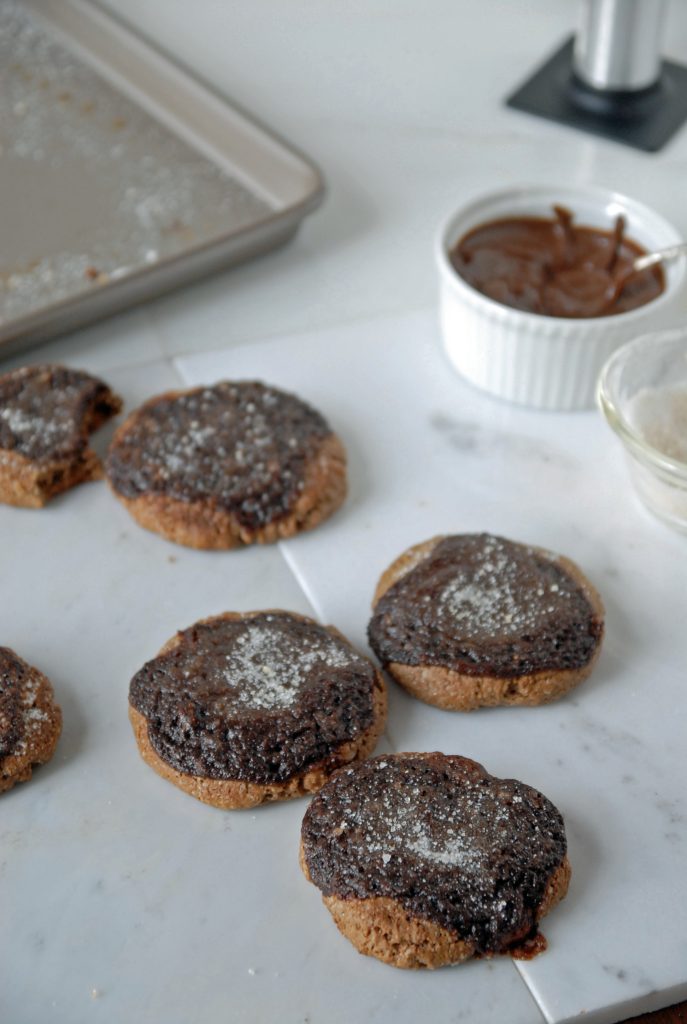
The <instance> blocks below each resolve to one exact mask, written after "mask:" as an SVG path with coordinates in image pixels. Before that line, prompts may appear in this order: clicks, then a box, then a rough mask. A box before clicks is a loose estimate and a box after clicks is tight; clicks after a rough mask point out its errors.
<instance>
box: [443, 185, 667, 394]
mask: <svg viewBox="0 0 687 1024" xmlns="http://www.w3.org/2000/svg"><path fill="white" fill-rule="evenodd" d="M554 204H557V205H560V206H565V207H567V208H568V209H570V210H571V211H572V213H573V214H574V216H575V222H576V223H577V224H581V225H592V226H594V227H599V228H602V229H605V230H609V229H612V227H613V224H614V222H615V218H616V217H617V216H618V214H623V216H624V217H625V219H626V221H627V234H628V236H629V237H630V238H632V239H633V240H634V241H636V242H638V243H639V244H640V245H642V246H643V247H644V248H645V249H647V250H654V249H661V248H664V247H666V246H669V245H673V244H674V243H676V242H679V241H681V236H680V234H679V232H678V231H677V230H676V228H674V227H673V225H672V224H671V223H670V222H669V221H667V220H666V219H665V218H664V217H662V216H661V214H659V213H656V212H655V211H654V210H652V209H651V208H650V207H648V206H645V205H644V203H640V202H638V201H637V200H635V199H630V198H629V197H628V196H624V195H621V194H620V193H619V192H613V191H611V190H610V189H605V188H601V187H598V186H595V185H579V186H520V187H514V188H509V189H505V190H503V191H501V192H492V193H490V194H488V195H484V196H481V197H480V198H478V199H475V200H473V201H472V202H470V203H468V204H467V205H466V206H464V207H463V208H462V209H460V210H458V211H457V212H456V213H454V214H453V216H452V217H451V218H450V219H449V221H448V222H447V223H446V224H445V225H444V226H443V227H442V229H441V231H440V233H439V236H438V239H437V243H436V259H437V265H438V269H439V303H440V319H441V330H442V334H443V341H444V348H445V350H446V353H447V355H448V358H449V359H450V361H451V363H452V364H453V366H454V367H455V369H456V370H457V371H458V372H459V373H460V374H461V375H462V376H463V377H465V378H466V379H467V380H468V381H470V382H471V383H472V384H474V385H475V386H476V387H478V388H481V389H483V390H484V391H488V392H490V393H491V394H492V395H496V396H498V397H499V398H504V399H507V400H508V401H511V402H517V403H520V404H522V405H526V406H529V407H531V408H536V409H558V410H572V409H586V408H591V407H592V406H593V405H594V394H595V388H596V382H597V378H598V376H599V372H600V370H601V367H602V366H603V365H604V363H605V362H606V360H607V359H608V357H609V356H610V355H611V353H612V352H613V351H614V350H615V349H616V348H618V346H619V345H622V344H623V343H624V342H625V341H628V340H629V339H630V338H633V337H636V336H637V335H638V334H641V333H642V332H644V331H647V330H654V329H655V328H657V327H660V326H664V325H665V324H666V323H667V322H668V318H669V316H670V309H671V306H672V305H673V303H674V301H675V299H676V297H677V295H678V294H679V292H680V290H681V289H682V286H683V283H684V278H685V266H684V263H685V261H684V259H681V260H679V261H677V262H676V263H673V264H671V265H670V266H666V268H665V276H666V287H665V291H664V292H663V293H662V294H661V295H659V296H658V297H657V298H655V299H653V300H652V301H651V302H648V303H647V304H646V305H644V306H639V307H637V308H636V309H632V310H629V311H628V312H626V313H616V314H613V315H611V316H604V317H593V318H592V317H590V318H580V319H569V318H565V317H552V316H540V315H539V314H537V313H526V312H523V311H522V310H519V309H512V308H511V307H509V306H504V305H502V304H501V303H499V302H496V301H494V300H493V299H490V298H488V297H487V296H486V295H483V294H482V293H481V292H478V291H477V290H476V289H475V288H473V287H472V285H470V284H468V283H467V281H465V280H464V279H463V278H462V277H460V275H459V274H458V273H457V271H456V270H455V269H454V267H453V266H452V264H451V261H450V258H449V253H450V250H451V249H452V248H453V247H454V246H455V244H456V243H457V242H458V241H459V240H460V239H461V238H462V237H463V236H464V235H465V234H466V233H467V232H468V231H470V230H471V229H472V228H475V227H477V226H478V225H479V224H483V223H485V222H486V221H490V220H498V219H500V218H503V217H522V216H525V217H526V216H532V217H550V216H551V215H552V208H553V206H554Z"/></svg>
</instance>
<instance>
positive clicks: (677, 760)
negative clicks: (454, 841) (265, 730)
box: [178, 310, 687, 1024]
mask: <svg viewBox="0 0 687 1024" xmlns="http://www.w3.org/2000/svg"><path fill="white" fill-rule="evenodd" d="M323 347H326V349H327V352H328V353H329V355H328V360H327V365H326V367H324V366H322V364H321V362H320V361H318V359H317V355H316V354H317V352H318V351H320V350H321V349H322V348H323ZM178 366H179V369H180V371H181V373H182V374H183V376H184V377H185V379H187V380H188V381H189V383H199V382H201V381H212V380H214V379H217V378H219V377H222V376H223V375H225V374H226V373H228V372H231V373H233V374H236V375H237V376H240V375H242V374H243V373H245V372H246V371H247V368H248V367H249V366H250V367H251V371H252V372H253V373H256V374H263V375H264V376H265V377H266V379H269V380H270V382H274V383H276V384H277V385H279V386H282V387H293V388H295V387H296V386H297V382H299V385H300V390H301V393H302V394H303V396H304V397H305V398H306V399H307V398H308V397H311V396H313V395H317V397H318V401H319V402H320V406H321V407H322V408H323V409H326V410H327V414H328V415H329V416H330V418H331V420H332V422H333V423H334V424H335V427H336V429H337V431H338V433H339V434H340V436H341V437H342V438H343V439H344V442H345V443H346V444H348V445H349V447H350V448H352V449H353V450H354V451H355V452H358V453H362V455H361V459H362V462H363V464H362V465H361V467H360V470H359V472H358V475H357V478H356V476H354V479H353V488H354V490H356V489H357V495H356V501H355V502H354V503H351V504H348V505H345V506H344V507H343V508H342V510H341V511H340V512H339V513H338V515H337V516H336V517H334V518H333V519H332V521H331V524H327V525H326V526H325V527H324V528H323V529H322V530H321V531H314V532H313V533H312V534H311V535H308V536H303V537H301V538H296V539H294V540H293V541H289V542H286V543H285V544H284V545H282V546H283V548H284V550H285V551H286V552H287V557H288V561H289V564H290V565H291V566H292V568H293V569H294V571H295V572H296V573H297V575H298V577H299V579H300V581H301V583H302V585H303V586H304V587H305V588H306V589H307V591H308V592H309V593H311V594H312V595H314V598H315V599H316V601H317V603H318V606H319V608H320V610H321V614H322V615H323V616H324V617H325V619H326V620H327V621H333V622H336V624H337V625H338V626H339V628H341V629H343V630H344V631H345V632H346V633H347V635H348V636H350V638H351V639H352V640H353V641H354V642H356V641H357V642H358V643H360V644H362V643H363V642H364V640H363V638H364V634H365V627H366V624H367V620H368V617H369V602H370V599H371V596H372V592H373V590H374V586H375V583H376V581H377V578H378V576H379V574H380V573H381V571H382V570H383V569H384V568H385V567H386V566H387V565H388V564H389V563H390V562H391V561H392V559H393V558H394V557H395V556H396V555H398V554H399V553H400V552H401V551H403V550H405V548H406V547H408V546H409V545H410V544H412V543H417V542H419V541H421V540H425V539H427V538H429V537H431V536H433V535H435V534H438V533H450V532H461V531H464V532H472V531H477V530H487V531H489V532H492V533H496V534H498V535H501V536H507V537H510V538H512V539H514V540H519V541H524V542H526V543H531V544H537V545H541V546H543V547H546V548H549V549H551V550H554V551H559V552H561V553H563V554H566V555H568V556H569V557H571V558H573V559H574V560H575V561H576V562H578V564H579V565H580V567H581V568H582V569H583V571H585V573H586V574H587V575H588V576H589V578H590V579H591V581H592V583H594V584H595V585H596V586H597V588H598V589H599V590H600V592H601V596H602V599H603V600H604V602H605V605H606V609H607V616H606V627H607V628H606V639H605V644H604V649H603V651H602V654H601V658H600V660H599V662H598V665H597V666H596V668H595V670H594V672H593V674H592V676H591V677H590V679H589V680H587V681H586V682H584V683H583V684H581V685H580V687H579V688H578V689H576V690H575V691H573V692H572V693H571V694H570V695H569V696H568V697H567V698H564V699H562V700H560V701H558V702H556V703H554V704H551V705H549V706H546V707H541V708H531V709H530V708H504V709H484V710H482V711H478V712H472V713H470V715H469V716H466V715H460V714H451V713H448V712H442V711H439V710H438V709H435V708H430V707H428V706H426V705H423V704H420V703H419V702H417V701H413V700H411V699H410V698H409V697H407V696H406V695H405V694H403V693H402V692H401V691H399V690H398V689H397V688H395V687H393V688H392V692H391V705H390V719H389V727H388V729H387V736H388V737H391V736H392V737H393V741H394V742H393V746H394V749H398V750H435V749H438V750H443V751H444V752H446V753H460V754H464V755H466V756H468V757H473V758H475V759H476V760H478V761H481V762H483V763H484V764H485V765H486V767H487V769H488V770H489V771H491V772H493V773H496V774H499V775H501V776H504V777H509V776H510V777H514V778H518V779H520V780H522V781H523V782H526V783H528V784H530V785H534V786H536V787H538V788H539V789H541V790H542V791H543V792H544V793H546V795H547V796H548V797H550V798H551V799H552V800H553V801H554V803H555V804H556V806H558V807H559V808H560V809H561V811H562V813H563V815H564V817H565V820H566V823H567V828H568V836H569V844H570V859H571V862H572V866H573V877H572V882H571V887H570V891H569V894H568V896H567V898H566V900H565V901H564V902H563V903H562V904H561V906H560V907H558V908H556V909H555V910H554V912H553V913H552V914H551V915H550V917H548V918H547V919H545V921H544V922H543V928H542V930H543V931H544V934H545V935H546V937H547V939H548V940H549V949H548V951H547V952H546V954H545V955H543V956H540V957H537V958H536V959H535V960H533V961H531V962H519V963H518V964H517V971H518V972H519V974H520V976H521V977H522V978H523V980H524V982H525V984H526V985H527V987H528V988H529V990H530V992H531V993H532V995H533V996H534V998H535V1000H536V1001H537V1003H538V1005H539V1007H540V1009H541V1012H542V1013H543V1014H544V1017H545V1018H546V1020H547V1021H550V1022H552V1024H554V1022H555V1024H562V1022H564V1021H572V1020H575V1019H577V1018H578V1016H579V1015H580V1014H582V1013H584V1019H585V1020H589V1021H592V1022H595V1024H597V1022H598V1024H609V1022H611V1021H615V1020H621V1019H623V1018H626V1017H629V1016H631V1015H633V1014H634V1013H638V1012H640V1010H643V1009H648V1008H651V1007H652V1006H654V1007H655V1006H660V1005H667V1003H668V1002H669V1001H670V1000H672V1001H676V1000H677V999H679V998H680V997H681V995H682V993H683V992H684V994H685V995H687V956H685V950H687V901H685V900H682V899H681V898H680V896H679V893H681V892H684V863H683V850H684V842H685V841H686V840H687V818H686V817H685V798H684V787H683V784H682V783H683V780H684V778H685V777H687V751H686V749H685V745H684V725H683V721H682V719H681V716H680V715H679V714H677V713H676V709H677V708H679V707H680V703H681V700H682V697H683V693H684V664H685V663H687V637H686V636H685V634H684V628H683V625H682V623H683V617H684V579H685V574H686V573H687V549H685V547H684V541H683V538H681V537H680V536H679V535H677V534H673V533H672V532H671V531H669V530H667V529H666V528H665V527H662V526H661V525H660V524H659V523H657V522H654V521H653V520H652V519H651V518H650V517H648V516H647V515H645V513H644V510H643V509H642V508H641V507H640V506H639V505H638V504H637V503H633V502H632V498H631V495H632V492H631V484H630V481H629V480H628V479H627V478H626V476H625V475H624V465H623V462H622V456H621V452H620V451H618V450H617V449H616V448H615V447H614V444H613V438H612V437H609V436H608V433H607V431H606V428H605V425H604V424H603V422H602V420H601V418H600V417H599V416H597V415H596V414H595V413H590V414H582V415H579V414H570V415H561V414H539V413H532V412H529V411H527V410H523V409H519V408H517V407H514V406H507V405H505V404H499V403H497V402H495V401H493V400H492V399H490V398H488V397H486V396H483V395H481V394H480V393H479V392H477V391H475V390H473V389H471V388H469V387H468V386H466V385H464V384H463V383H462V382H461V381H460V380H459V379H458V378H457V377H455V376H454V375H453V374H452V372H451V371H450V370H449V369H448V368H447V367H446V364H445V363H444V362H443V358H442V356H441V355H440V351H439V338H438V331H437V327H436V323H435V320H434V316H433V312H432V311H431V310H428V311H427V312H426V313H424V314H422V313H415V314H412V315H408V316H405V317H395V318H389V319H388V320H387V321H386V322H380V321H375V322H370V323H369V324H358V325H355V326H350V327H341V328H335V329H332V330H330V331H327V332H322V331H318V332H312V333H311V334H301V335H297V336H293V337H290V338H281V339H279V340H275V341H273V342H266V343H264V344H263V345H261V346H253V347H250V348H249V347H246V348H244V349H242V350H241V349H234V350H233V351H232V352H231V353H228V354H223V353H208V354H207V355H204V356H203V355H200V356H196V357H190V358H188V359H184V360H180V361H179V363H178ZM380 381H382V382H383V396H384V400H383V403H382V405H381V408H380V404H379V403H378V402H376V400H375V399H376V395H377V393H378V391H379V387H380V383H379V382H380ZM347 382H350V386H346V385H347ZM354 382H355V383H354ZM409 394H412V396H413V397H412V401H410V402H409V401H408V399H407V396H408V395H409ZM452 436H453V439H454V440H453V443H452V442H451V440H450V438H451V437H452ZM530 439H532V443H530ZM447 440H448V443H447ZM456 441H457V443H455V442H456ZM620 508H622V515H619V514H618V512H619V509H620ZM668 993H669V994H670V995H668ZM682 997H684V996H682ZM495 998H497V999H498V994H497V995H496V996H495Z"/></svg>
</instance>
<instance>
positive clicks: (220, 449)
mask: <svg viewBox="0 0 687 1024" xmlns="http://www.w3.org/2000/svg"><path fill="white" fill-rule="evenodd" d="M107 475H108V478H109V481H110V484H111V486H112V489H113V491H114V493H115V494H116V495H117V497H118V498H120V499H121V501H122V502H123V503H124V504H125V505H126V507H127V508H128V510H129V512H130V513H131V514H132V516H133V517H134V519H136V520H137V522H139V523H140V524H141V526H145V527H146V528H147V529H149V530H153V531H155V532H156V533H161V534H162V536H163V537H166V538H167V540H171V541H175V542H176V543H178V544H187V545H189V546H190V547H194V548H233V547H237V546H239V545H241V544H252V543H254V542H256V541H257V542H259V543H265V542H271V541H276V540H279V539H280V538H283V537H291V536H293V534H295V533H299V532H301V531H302V530H309V529H312V527H314V526H317V525H318V523H320V522H322V520H323V519H326V517H327V516H329V515H331V513H332V512H334V510H335V509H337V508H338V507H339V505H340V504H341V502H342V501H343V499H344V497H345V495H346V453H345V451H344V448H343V445H342V444H341V441H340V440H339V439H338V437H336V435H335V434H333V433H332V431H331V429H330V427H329V425H328V424H327V422H326V421H325V420H324V419H323V417H322V416H320V414H319V413H318V412H316V411H315V410H314V409H311V408H310V406H309V405H306V404H305V402H301V400H300V399H299V398H296V397H295V396H294V395H290V394H287V393H286V392H284V391H278V390H277V389H276V388H271V387H268V386H267V385H265V384H261V383H259V382H257V381H240V382H238V383H231V382H228V381H225V382H223V383H220V384H216V385H215V386H214V387H207V388H193V389H192V390H190V391H174V392H169V393H168V394H165V395H160V396H158V397H157V398H153V399H151V400H150V401H149V402H146V403H145V405H143V406H141V408H140V409H137V410H136V411H135V412H133V413H132V414H131V415H130V416H129V418H128V419H127V420H126V421H125V423H123V424H122V426H121V427H120V428H119V430H118V431H117V433H116V434H115V437H114V440H113V442H112V446H111V448H110V452H109V455H108V459H107Z"/></svg>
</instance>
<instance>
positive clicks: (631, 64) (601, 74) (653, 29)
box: [573, 0, 665, 91]
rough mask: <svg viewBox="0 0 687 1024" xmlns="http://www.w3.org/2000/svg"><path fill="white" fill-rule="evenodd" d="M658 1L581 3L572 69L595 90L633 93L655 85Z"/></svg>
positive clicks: (595, 0) (659, 24)
mask: <svg viewBox="0 0 687 1024" xmlns="http://www.w3.org/2000/svg"><path fill="white" fill-rule="evenodd" d="M664 14H665V2H664V0H583V10H582V25H581V28H580V31H579V32H578V35H577V38H576V40H575V51H574V58H573V67H574V70H575V74H576V75H577V76H578V78H580V79H582V81H583V82H584V83H585V84H586V85H591V86H593V87H594V88H595V89H608V90H627V91H634V90H638V89H646V88H647V87H648V86H650V85H654V83H655V82H657V81H658V77H659V75H660V71H661V56H660V42H661V30H662V27H663V17H664Z"/></svg>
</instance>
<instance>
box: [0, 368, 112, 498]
mask: <svg viewBox="0 0 687 1024" xmlns="http://www.w3.org/2000/svg"><path fill="white" fill-rule="evenodd" d="M121 406H122V402H121V399H120V398H119V397H118V396H117V395H115V394H113V392H112V391H111V390H110V389H109V387H108V386H107V384H104V383H103V381H101V380H98V379H97V377H91V376H90V374H88V373H83V372H82V371H80V370H70V369H69V368H68V367H65V366H47V365H46V366H24V367H22V368H21V369H19V370H12V371H10V372H9V373H5V374H2V376H0V501H1V502H4V503H5V504H6V505H20V506H23V507H25V508H41V507H42V506H43V505H45V504H46V502H48V501H49V500H50V499H51V498H53V497H54V496H55V495H56V494H61V493H62V491H66V490H68V488H70V487H74V486H75V485H76V484H80V483H83V482H84V481H86V480H98V479H100V477H102V475H103V470H102V465H101V463H100V459H99V458H98V456H97V455H96V453H95V452H94V451H93V450H92V449H91V448H89V445H88V441H89V437H90V435H91V434H92V433H93V432H94V431H96V430H97V429H98V428H99V427H100V426H102V424H103V423H105V422H106V421H107V420H109V419H110V418H111V417H112V416H114V415H115V414H116V413H118V412H119V410H120V409H121Z"/></svg>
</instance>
